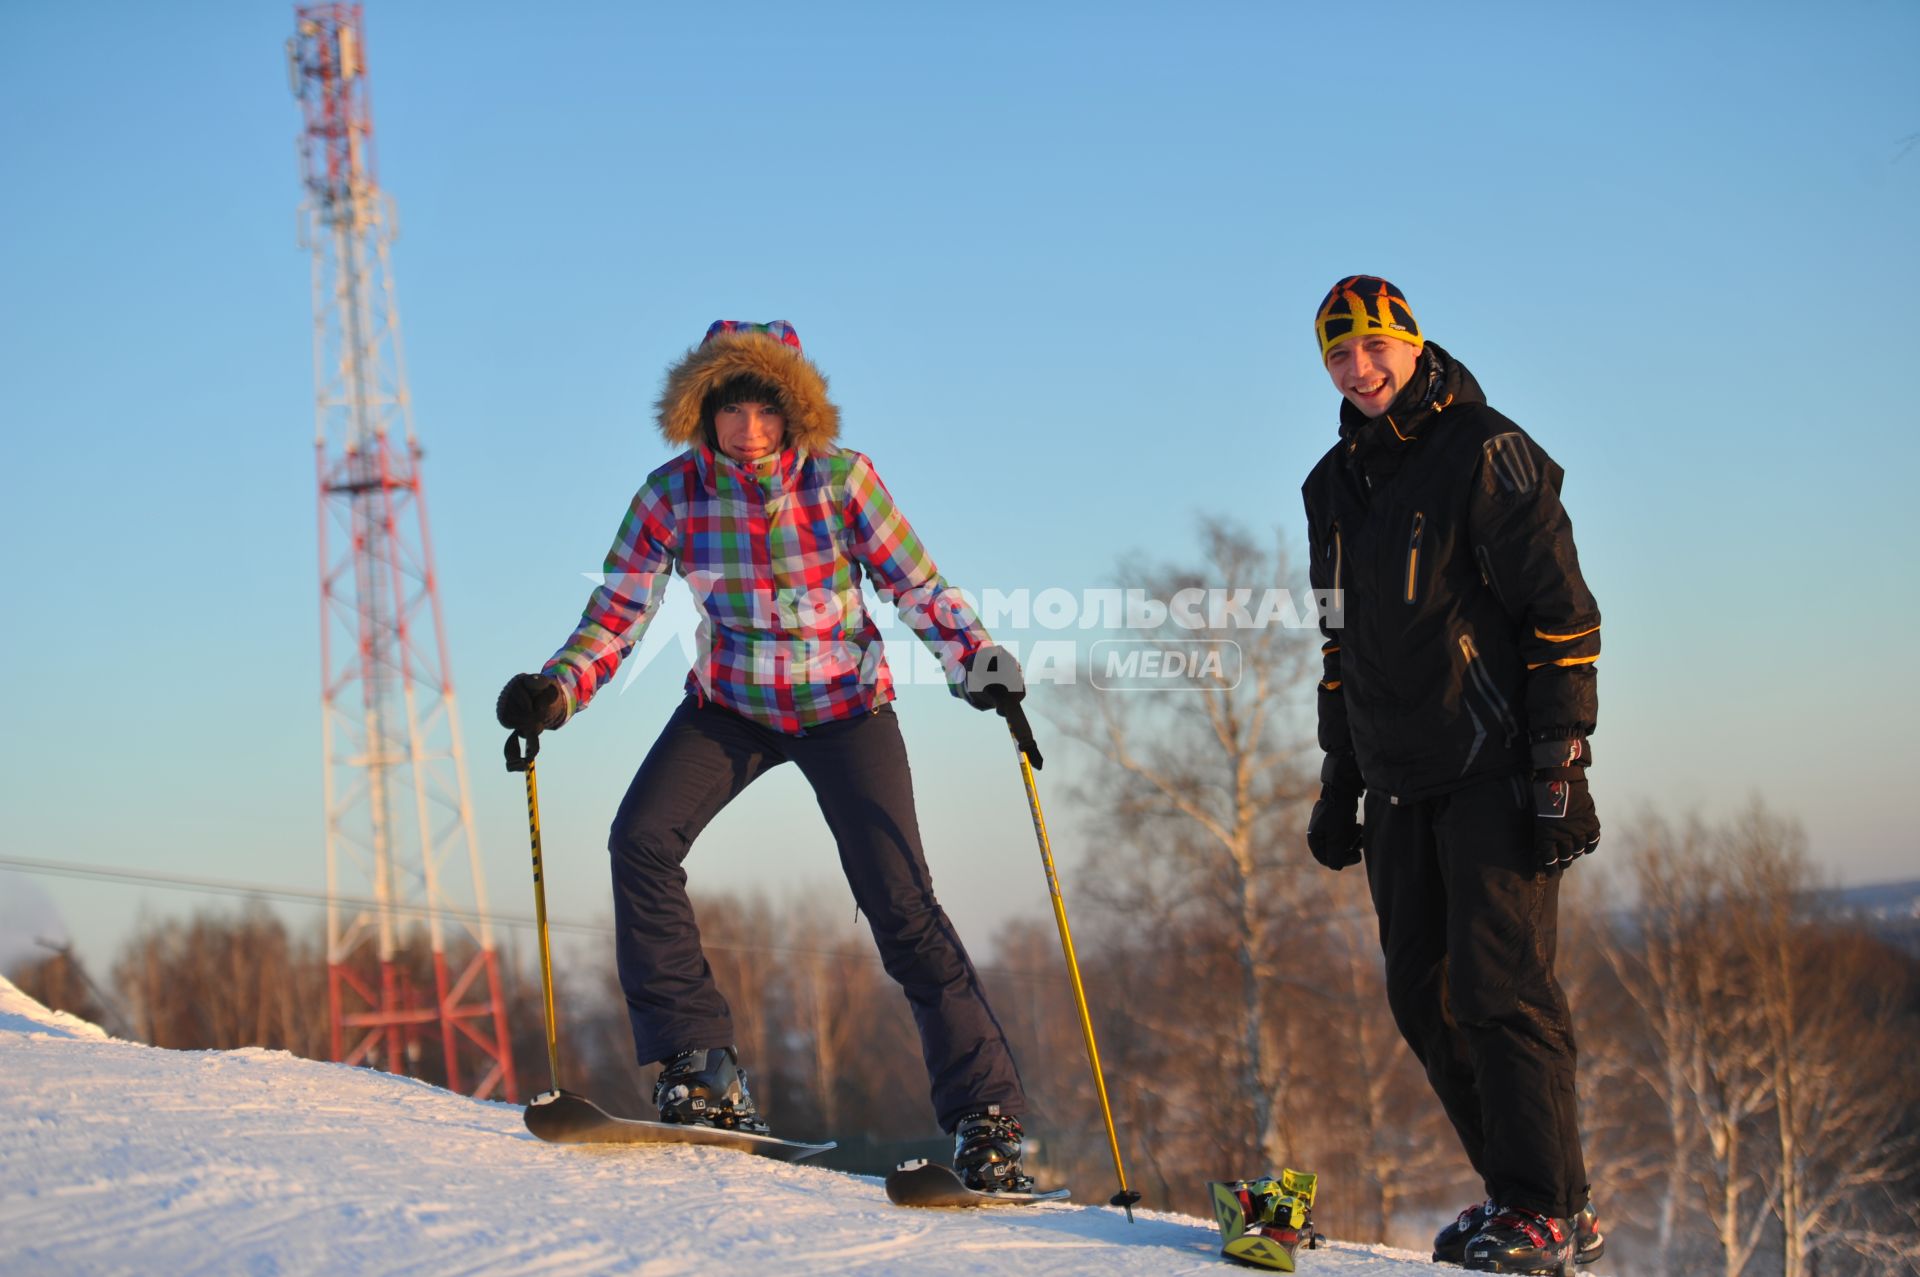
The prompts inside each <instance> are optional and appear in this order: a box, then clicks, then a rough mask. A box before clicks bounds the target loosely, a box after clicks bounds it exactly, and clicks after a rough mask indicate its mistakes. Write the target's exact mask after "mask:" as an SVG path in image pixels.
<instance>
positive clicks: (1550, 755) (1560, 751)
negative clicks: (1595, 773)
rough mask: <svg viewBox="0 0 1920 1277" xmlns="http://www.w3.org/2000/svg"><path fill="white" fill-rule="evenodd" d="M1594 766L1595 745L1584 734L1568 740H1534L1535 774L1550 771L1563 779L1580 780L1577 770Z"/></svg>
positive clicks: (1545, 773)
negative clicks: (1563, 773) (1562, 774)
mask: <svg viewBox="0 0 1920 1277" xmlns="http://www.w3.org/2000/svg"><path fill="white" fill-rule="evenodd" d="M1591 766H1593V745H1592V743H1591V742H1589V741H1588V740H1587V738H1586V737H1584V736H1575V737H1572V738H1570V739H1568V740H1537V741H1535V742H1533V774H1534V775H1535V776H1544V775H1547V774H1548V773H1553V774H1555V775H1558V774H1559V773H1562V772H1565V773H1569V774H1567V775H1564V776H1559V778H1560V779H1563V780H1578V779H1580V776H1579V774H1578V772H1577V771H1576V770H1575V769H1577V768H1586V767H1591Z"/></svg>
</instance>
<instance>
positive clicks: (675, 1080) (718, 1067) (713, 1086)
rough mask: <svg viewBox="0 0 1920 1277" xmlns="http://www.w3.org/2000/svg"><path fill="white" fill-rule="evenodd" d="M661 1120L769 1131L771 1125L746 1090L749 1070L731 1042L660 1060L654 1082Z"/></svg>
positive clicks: (733, 1129)
mask: <svg viewBox="0 0 1920 1277" xmlns="http://www.w3.org/2000/svg"><path fill="white" fill-rule="evenodd" d="M653 1103H654V1107H655V1108H658V1109H659V1110H660V1120H661V1121H663V1122H670V1123H672V1124H674V1125H676V1126H715V1127H719V1128H721V1129H722V1130H728V1131H744V1132H746V1133H747V1134H749V1135H766V1134H768V1133H769V1132H770V1130H771V1129H772V1128H770V1127H769V1126H768V1125H767V1124H766V1123H765V1122H763V1121H761V1120H760V1110H759V1109H757V1108H755V1107H754V1105H753V1097H752V1096H751V1095H749V1094H747V1071H746V1070H745V1069H743V1068H741V1067H740V1059H739V1057H738V1056H737V1055H735V1054H734V1051H733V1048H732V1047H730V1046H718V1047H714V1048H712V1049H711V1050H704V1051H702V1050H696V1051H682V1052H680V1053H679V1054H678V1055H674V1056H670V1057H668V1058H667V1059H665V1060H663V1061H661V1068H660V1079H659V1081H657V1082H655V1083H654V1084H653Z"/></svg>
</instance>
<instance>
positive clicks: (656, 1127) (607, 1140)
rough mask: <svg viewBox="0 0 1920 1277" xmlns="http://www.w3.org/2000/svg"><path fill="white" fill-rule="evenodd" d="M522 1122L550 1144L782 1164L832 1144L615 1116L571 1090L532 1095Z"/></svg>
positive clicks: (822, 1150) (824, 1149)
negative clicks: (696, 1149)
mask: <svg viewBox="0 0 1920 1277" xmlns="http://www.w3.org/2000/svg"><path fill="white" fill-rule="evenodd" d="M526 1122H527V1129H528V1130H529V1131H532V1132H533V1133H534V1134H535V1135H537V1136H538V1137H539V1138H541V1139H543V1140H545V1141H547V1142H548V1143H549V1144H702V1145H706V1146H707V1147H710V1148H730V1149H733V1150H735V1151H737V1152H741V1153H752V1154H754V1155H755V1156H758V1157H772V1158H777V1159H778V1160H780V1161H783V1162H798V1161H803V1160H805V1159H806V1158H809V1157H815V1156H818V1155H819V1154H821V1153H824V1152H826V1151H827V1150H828V1149H830V1148H833V1147H834V1144H833V1143H832V1141H828V1142H827V1143H825V1144H805V1143H802V1142H800V1141H798V1140H783V1139H777V1138H775V1137H774V1136H772V1135H753V1134H749V1133H748V1132H746V1131H729V1130H726V1129H725V1128H723V1127H717V1126H686V1125H680V1124H677V1123H673V1122H642V1121H640V1120H638V1119H636V1118H631V1117H615V1116H614V1115H613V1114H611V1113H609V1112H607V1111H606V1110H605V1109H603V1108H601V1107H600V1106H599V1105H598V1104H595V1103H594V1102H593V1101H592V1100H590V1099H588V1098H587V1097H586V1096H584V1095H575V1094H574V1093H573V1092H572V1091H548V1092H547V1093H546V1094H544V1095H538V1096H535V1097H534V1100H533V1103H531V1104H529V1105H527V1112H526Z"/></svg>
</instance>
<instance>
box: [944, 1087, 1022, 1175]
mask: <svg viewBox="0 0 1920 1277" xmlns="http://www.w3.org/2000/svg"><path fill="white" fill-rule="evenodd" d="M1020 1147H1021V1135H1020V1119H1019V1118H1017V1117H1008V1116H1007V1115H1006V1114H1004V1113H1002V1112H1001V1111H1000V1106H999V1105H998V1104H991V1105H988V1106H987V1107H986V1108H985V1109H983V1110H981V1111H980V1112H978V1113H969V1114H967V1115H966V1116H965V1117H963V1118H961V1119H960V1125H958V1126H956V1127H954V1129H953V1173H954V1174H955V1175H958V1176H959V1177H960V1182H961V1183H962V1184H965V1185H966V1186H967V1187H968V1188H971V1189H973V1190H974V1191H975V1192H979V1193H1030V1192H1032V1191H1033V1177H1032V1176H1031V1175H1025V1174H1022V1173H1021V1170H1020Z"/></svg>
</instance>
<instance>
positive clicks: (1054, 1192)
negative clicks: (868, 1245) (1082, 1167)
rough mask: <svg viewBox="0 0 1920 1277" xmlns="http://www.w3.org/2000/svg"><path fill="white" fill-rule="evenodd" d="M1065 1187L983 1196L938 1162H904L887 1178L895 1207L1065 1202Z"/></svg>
mask: <svg viewBox="0 0 1920 1277" xmlns="http://www.w3.org/2000/svg"><path fill="white" fill-rule="evenodd" d="M1067 1197H1068V1190H1067V1189H1064V1188H1055V1189H1049V1190H1048V1191H1046V1192H1044V1193H983V1192H981V1191H980V1190H979V1189H977V1188H968V1187H967V1186H966V1185H965V1184H964V1183H962V1182H961V1181H960V1177H959V1176H958V1175H955V1174H954V1173H953V1172H952V1171H951V1170H949V1169H948V1168H947V1167H945V1166H942V1165H940V1164H939V1163H938V1162H927V1161H912V1162H902V1163H900V1165H898V1166H896V1167H895V1168H894V1169H893V1172H892V1173H891V1174H890V1175H888V1176H887V1200H888V1201H890V1202H892V1203H893V1204H894V1205H895V1206H928V1207H943V1206H949V1207H955V1206H1032V1205H1034V1204H1035V1203H1038V1202H1063V1201H1065V1200H1066V1199H1067Z"/></svg>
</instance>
